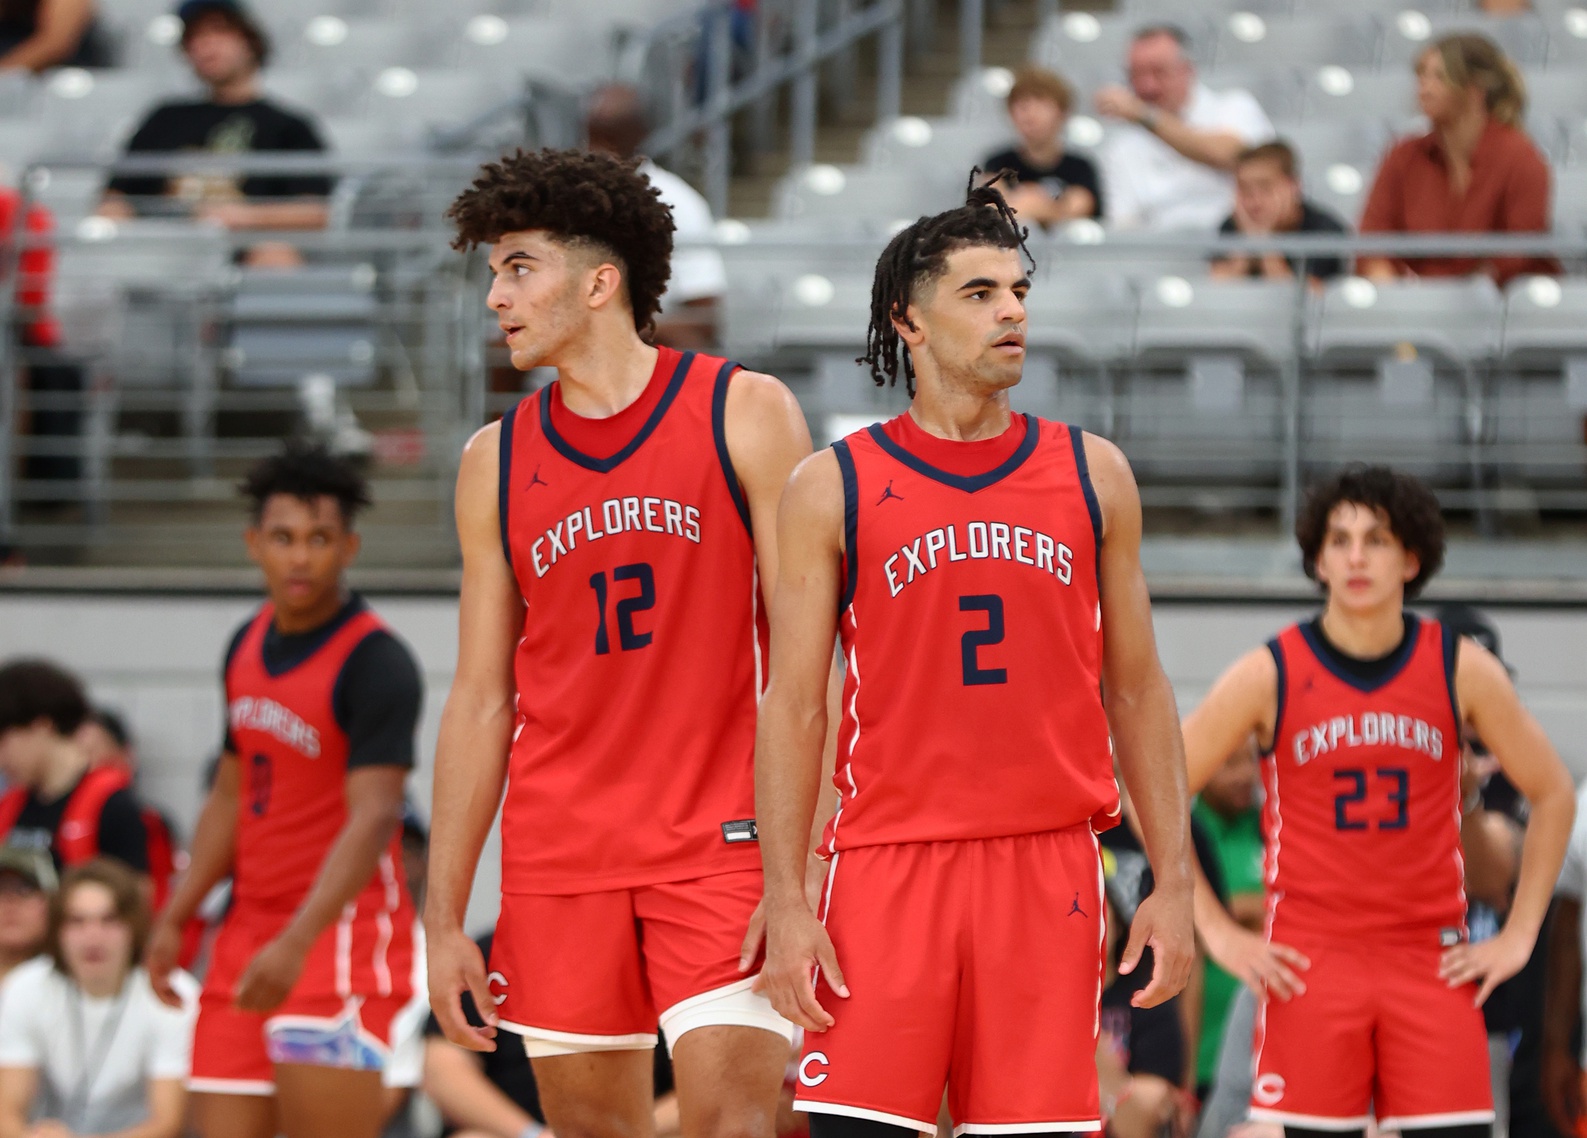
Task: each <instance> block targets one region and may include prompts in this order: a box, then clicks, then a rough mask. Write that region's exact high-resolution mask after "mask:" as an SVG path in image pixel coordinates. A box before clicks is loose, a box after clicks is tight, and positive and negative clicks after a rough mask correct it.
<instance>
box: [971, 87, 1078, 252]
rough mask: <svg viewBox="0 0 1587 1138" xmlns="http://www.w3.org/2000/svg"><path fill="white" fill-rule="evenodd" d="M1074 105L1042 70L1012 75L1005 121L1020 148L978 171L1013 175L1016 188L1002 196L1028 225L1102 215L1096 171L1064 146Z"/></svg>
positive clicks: (1000, 153) (1071, 96)
mask: <svg viewBox="0 0 1587 1138" xmlns="http://www.w3.org/2000/svg"><path fill="white" fill-rule="evenodd" d="M1073 105H1074V92H1073V91H1072V90H1070V87H1069V84H1067V83H1065V82H1064V81H1063V79H1061V78H1060V77H1059V76H1057V75H1054V74H1053V73H1052V72H1051V71H1048V70H1047V69H1046V68H1044V67H1034V66H1026V67H1022V68H1020V69H1019V71H1017V72H1015V74H1014V86H1013V87H1011V88H1009V92H1008V117H1009V121H1010V122H1012V123H1013V124H1014V130H1015V132H1016V133H1017V134H1018V135H1019V144H1018V145H1017V146H1014V147H1012V148H1011V149H1008V150H1000V151H998V152H997V153H996V154H993V155H991V156H989V157H988V158H987V160H986V161H985V162H983V163H982V164H981V168H982V169H983V170H985V171H986V172H987V173H988V174H996V173H998V172H999V171H1002V170H1012V171H1013V172H1014V176H1015V178H1016V179H1017V184H1016V185H1015V186H1013V187H1005V192H1004V195H1003V196H1004V197H1005V198H1007V199H1008V204H1009V205H1010V206H1012V207H1013V208H1014V211H1015V212H1016V213H1018V214H1019V216H1020V218H1021V219H1022V220H1024V221H1026V222H1035V223H1037V224H1040V225H1061V224H1063V223H1064V222H1066V221H1073V220H1075V219H1076V218H1078V217H1101V216H1102V186H1101V183H1100V182H1099V181H1098V179H1097V168H1096V167H1095V166H1093V165H1092V164H1091V160H1090V159H1089V158H1085V157H1082V156H1081V155H1079V154H1072V153H1069V152H1068V151H1067V150H1066V149H1065V147H1064V124H1065V123H1066V122H1067V121H1068V120H1069V109H1070V107H1071V106H1073Z"/></svg>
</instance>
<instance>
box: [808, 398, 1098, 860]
mask: <svg viewBox="0 0 1587 1138" xmlns="http://www.w3.org/2000/svg"><path fill="white" fill-rule="evenodd" d="M1019 418H1021V419H1023V420H1024V424H1025V427H1024V432H1025V433H1024V438H1023V441H1022V442H1021V443H1020V444H1019V446H1018V448H1017V449H1016V450H1015V451H1014V453H1013V454H1012V455H1011V456H1010V457H1009V458H1008V459H1007V460H1006V461H1004V462H1003V463H1001V464H1000V465H999V466H997V467H996V468H994V469H993V470H991V471H989V472H987V473H985V474H982V475H979V476H974V477H964V476H961V475H956V474H952V473H950V472H948V471H945V470H941V469H938V468H937V467H935V466H933V465H931V464H930V463H927V462H926V461H924V460H923V459H921V458H919V457H918V456H916V455H915V454H912V453H911V452H909V451H908V450H905V449H904V448H903V447H902V446H900V445H899V444H898V443H897V442H895V441H894V440H893V439H892V438H891V437H889V436H888V434H887V433H886V431H885V430H884V428H882V427H880V426H875V427H871V428H869V429H868V430H864V431H859V432H857V433H855V434H852V435H850V436H849V437H848V438H846V439H843V440H841V441H840V442H838V443H835V444H834V445H833V450H834V451H835V452H836V454H837V459H838V466H839V468H840V470H841V471H842V475H843V494H844V502H845V531H846V532H845V536H844V544H845V550H846V555H845V558H844V568H845V574H846V582H845V588H844V596H843V600H842V614H841V619H840V622H839V627H840V631H841V634H842V638H843V650H844V652H845V653H846V655H847V657H848V676H847V679H846V680H845V683H844V692H843V725H842V730H841V733H840V735H839V742H838V764H837V770H836V772H835V777H834V782H835V783H836V784H837V788H838V791H839V794H840V795H841V802H840V805H839V809H838V813H837V814H836V815H835V816H834V817H833V819H832V821H831V823H830V824H829V825H828V827H827V833H826V841H825V843H824V845H825V849H826V850H827V851H828V852H837V851H841V850H844V849H849V848H852V847H857V846H868V845H881V844H886V843H895V842H926V841H941V840H952V839H966V838H994V837H1003V836H1008V835H1013V834H1026V833H1037V832H1040V831H1044V830H1058V829H1063V828H1065V827H1068V826H1074V825H1077V824H1080V823H1084V822H1088V821H1089V822H1092V823H1093V824H1094V825H1095V826H1096V827H1097V828H1099V829H1100V828H1105V827H1107V826H1110V825H1112V824H1113V823H1114V822H1115V821H1116V820H1117V816H1118V810H1119V793H1118V786H1117V785H1116V784H1115V783H1114V781H1113V763H1112V757H1111V752H1112V745H1111V741H1110V739H1109V736H1108V722H1107V716H1106V714H1105V713H1104V711H1103V706H1102V692H1101V689H1102V610H1101V603H1100V594H1099V590H1098V584H1097V556H1098V552H1099V548H1100V542H1101V531H1102V520H1101V510H1100V507H1099V506H1098V504H1097V499H1096V494H1095V493H1094V491H1093V490H1092V487H1091V480H1090V476H1089V474H1088V473H1087V470H1086V460H1085V449H1084V446H1083V443H1082V441H1081V439H1082V432H1081V431H1080V429H1079V428H1078V427H1070V426H1066V425H1064V424H1062V423H1048V422H1043V421H1042V420H1040V419H1036V418H1034V417H1032V416H1028V415H1026V416H1020V417H1019Z"/></svg>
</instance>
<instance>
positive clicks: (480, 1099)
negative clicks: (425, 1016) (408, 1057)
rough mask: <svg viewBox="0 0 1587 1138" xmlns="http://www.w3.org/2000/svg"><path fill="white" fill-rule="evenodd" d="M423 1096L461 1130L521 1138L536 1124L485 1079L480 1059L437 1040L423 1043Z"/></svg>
mask: <svg viewBox="0 0 1587 1138" xmlns="http://www.w3.org/2000/svg"><path fill="white" fill-rule="evenodd" d="M424 1093H425V1094H427V1095H429V1096H430V1101H431V1102H433V1103H435V1106H436V1109H437V1110H439V1111H440V1112H441V1117H442V1118H444V1119H446V1121H447V1122H448V1123H450V1124H451V1125H452V1126H455V1127H457V1128H458V1129H460V1130H467V1131H470V1132H473V1133H484V1134H489V1135H491V1136H492V1138H518V1136H519V1135H520V1134H522V1133H523V1132H524V1129H525V1128H526V1127H527V1126H528V1125H529V1124H530V1123H531V1122H533V1121H534V1119H533V1118H531V1117H530V1116H529V1113H528V1112H527V1111H525V1110H524V1109H523V1108H522V1107H521V1106H519V1105H518V1104H517V1103H515V1102H513V1100H512V1099H510V1098H508V1097H507V1096H506V1095H505V1094H504V1093H502V1089H501V1088H500V1087H498V1086H497V1085H496V1084H495V1083H493V1082H491V1081H490V1079H489V1078H487V1077H486V1075H485V1070H484V1066H483V1064H482V1063H481V1061H480V1058H479V1056H477V1055H475V1054H474V1053H473V1052H471V1051H465V1050H464V1049H463V1048H461V1047H458V1046H457V1045H456V1044H452V1043H448V1042H447V1041H446V1040H444V1039H440V1038H436V1037H431V1038H429V1039H426V1040H425V1041H424Z"/></svg>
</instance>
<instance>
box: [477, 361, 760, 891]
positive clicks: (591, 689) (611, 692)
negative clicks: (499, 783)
mask: <svg viewBox="0 0 1587 1138" xmlns="http://www.w3.org/2000/svg"><path fill="white" fill-rule="evenodd" d="M737 368H738V365H737V364H735V363H731V362H729V361H727V360H723V359H718V358H716V357H714V356H705V355H697V354H695V353H693V352H686V353H682V354H680V353H678V352H675V351H673V350H671V349H669V348H661V349H660V350H659V355H658V358H657V361H656V370H655V373H654V374H653V375H652V377H651V381H650V382H651V385H652V387H651V388H650V389H647V392H646V395H645V396H644V397H642V400H641V401H642V402H643V401H644V400H645V399H653V406H652V407H651V409H650V411H649V414H648V415H647V416H646V417H645V419H644V420H643V422H641V423H640V424H639V425H638V426H637V429H636V430H635V433H633V434H632V435H631V437H629V438H627V439H626V440H625V442H624V445H623V446H622V447H621V449H619V450H617V451H616V452H615V453H613V454H610V455H607V456H604V457H598V456H595V455H591V454H588V453H585V452H584V451H582V450H580V449H579V448H578V447H576V446H575V445H574V444H573V442H571V441H570V440H569V439H568V438H567V437H565V436H564V434H563V432H561V431H559V430H558V429H557V425H556V415H555V414H554V409H553V399H554V398H555V397H556V396H557V395H558V392H557V391H556V390H555V385H554V384H553V385H550V386H547V387H546V388H544V389H542V390H541V391H540V392H539V393H538V394H537V395H535V396H533V397H531V398H528V399H525V400H523V401H522V402H521V403H519V404H518V405H517V407H515V408H514V409H513V410H512V411H510V412H508V413H507V415H506V416H505V417H504V418H503V419H502V423H501V466H500V486H501V498H500V510H501V525H502V544H503V547H504V549H505V551H506V555H507V560H508V562H509V563H510V564H511V566H512V570H513V574H514V576H515V577H516V578H517V581H518V588H519V591H520V592H521V593H522V595H523V599H524V602H525V609H524V617H523V634H522V637H521V638H520V640H519V642H518V648H517V653H516V657H515V661H514V669H515V673H516V679H517V727H516V730H515V732H514V735H513V742H512V752H511V759H510V764H509V773H508V784H507V800H506V805H505V806H504V808H503V813H502V891H503V892H504V893H547V894H554V893H583V892H598V891H605V890H611V889H625V888H631V887H635V886H640V885H647V884H655V883H658V882H663V881H685V880H689V879H690V878H695V877H705V876H709V875H711V874H716V873H724V872H731V871H735V870H742V869H753V868H758V867H759V865H760V858H759V854H758V852H757V847H756V844H755V829H754V824H753V819H754V814H755V812H754V751H755V713H756V704H757V702H758V700H759V696H760V692H761V687H762V667H763V664H762V661H763V658H764V651H765V638H766V621H765V615H764V609H763V606H762V604H761V596H760V582H759V578H758V576H757V573H756V563H755V546H754V542H753V540H752V539H751V535H750V517H749V507H748V504H747V502H746V500H745V498H744V494H743V490H742V488H741V487H740V485H739V482H738V477H737V475H736V474H735V473H734V471H733V466H732V461H731V459H730V458H729V456H728V451H727V441H726V435H725V431H724V425H723V424H724V416H725V408H726V403H727V389H728V384H729V382H730V380H731V377H732V374H733V372H734V371H735V370H736V369H737ZM657 384H660V385H662V387H661V388H660V394H659V397H656V391H655V385H657ZM561 413H562V414H567V412H566V411H565V409H562V410H561ZM584 422H585V423H588V421H587V420H586V421H584Z"/></svg>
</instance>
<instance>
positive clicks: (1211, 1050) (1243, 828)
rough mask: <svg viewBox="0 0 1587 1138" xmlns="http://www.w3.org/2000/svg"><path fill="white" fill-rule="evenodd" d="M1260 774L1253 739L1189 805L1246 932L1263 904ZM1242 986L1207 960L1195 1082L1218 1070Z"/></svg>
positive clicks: (1258, 920) (1257, 924) (1258, 919)
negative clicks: (1232, 1006)
mask: <svg viewBox="0 0 1587 1138" xmlns="http://www.w3.org/2000/svg"><path fill="white" fill-rule="evenodd" d="M1260 782H1261V772H1260V769H1259V768H1258V765H1257V754H1256V740H1255V739H1248V740H1247V741H1246V743H1245V745H1244V746H1242V747H1241V748H1240V749H1239V750H1238V751H1236V752H1235V753H1234V754H1232V755H1230V756H1229V760H1228V762H1226V763H1224V764H1223V766H1222V767H1221V768H1220V769H1219V770H1218V773H1217V774H1215V775H1213V776H1212V780H1211V781H1210V782H1208V783H1207V785H1206V788H1205V789H1203V790H1202V792H1201V794H1200V796H1198V797H1197V799H1196V801H1195V803H1194V805H1193V806H1192V808H1191V809H1192V813H1193V814H1194V815H1195V818H1196V821H1198V822H1200V823H1201V825H1202V826H1203V827H1204V828H1205V832H1206V834H1207V836H1208V837H1209V838H1211V840H1212V846H1213V849H1214V851H1215V852H1216V854H1217V858H1218V867H1219V868H1220V869H1221V870H1222V871H1223V880H1224V885H1225V886H1226V888H1227V890H1228V905H1229V911H1230V913H1231V914H1233V916H1234V919H1235V920H1236V921H1238V922H1239V923H1240V924H1241V925H1244V926H1245V927H1246V928H1248V929H1252V930H1254V931H1257V932H1260V931H1261V929H1262V921H1263V917H1264V912H1265V906H1266V897H1265V893H1264V891H1263V884H1262V856H1263V847H1262V809H1261V807H1260V806H1259V805H1258V804H1257V787H1258V786H1259V784H1260ZM1239 988H1240V982H1239V981H1238V980H1236V979H1235V978H1234V977H1233V976H1231V975H1230V974H1229V973H1228V972H1225V971H1224V970H1223V969H1222V968H1220V967H1218V965H1216V964H1214V963H1213V962H1212V961H1211V960H1210V959H1209V960H1208V961H1207V962H1206V977H1205V989H1204V995H1203V1002H1202V1012H1201V1038H1200V1043H1199V1045H1198V1047H1197V1054H1196V1084H1197V1087H1198V1089H1199V1088H1204V1087H1206V1086H1208V1085H1209V1084H1210V1083H1211V1082H1212V1079H1213V1076H1214V1075H1215V1074H1216V1073H1217V1070H1218V1050H1219V1048H1220V1047H1221V1046H1222V1044H1223V1027H1224V1021H1225V1020H1226V1019H1227V1017H1228V1014H1229V1004H1230V1003H1231V1002H1232V1001H1233V1000H1234V995H1235V993H1236V992H1237V991H1239Z"/></svg>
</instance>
